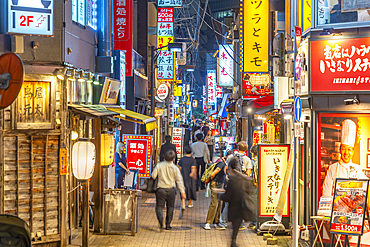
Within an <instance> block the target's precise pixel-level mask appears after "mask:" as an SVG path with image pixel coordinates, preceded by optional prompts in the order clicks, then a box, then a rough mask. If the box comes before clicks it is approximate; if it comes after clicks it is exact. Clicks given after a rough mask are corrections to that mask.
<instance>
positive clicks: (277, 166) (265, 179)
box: [258, 145, 289, 217]
mask: <svg viewBox="0 0 370 247" xmlns="http://www.w3.org/2000/svg"><path fill="white" fill-rule="evenodd" d="M288 155H289V145H260V146H259V156H258V157H259V170H260V175H259V187H260V190H259V200H260V201H259V207H260V209H259V216H260V217H269V216H274V215H275V210H276V207H277V205H278V201H279V197H280V192H281V190H282V187H283V179H284V176H285V171H286V169H287V165H288ZM288 193H289V192H288ZM287 201H288V200H286V201H285V205H284V210H283V215H282V216H288V215H289V213H288V205H287Z"/></svg>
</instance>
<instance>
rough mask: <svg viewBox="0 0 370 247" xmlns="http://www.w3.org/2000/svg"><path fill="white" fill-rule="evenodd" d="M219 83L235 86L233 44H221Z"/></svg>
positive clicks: (225, 85)
mask: <svg viewBox="0 0 370 247" xmlns="http://www.w3.org/2000/svg"><path fill="white" fill-rule="evenodd" d="M218 54H219V55H218V57H219V68H218V85H219V86H223V87H231V86H233V75H234V73H233V72H234V69H233V64H234V61H233V57H232V54H234V52H233V45H219V53H218Z"/></svg>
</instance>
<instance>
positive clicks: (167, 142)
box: [159, 135, 177, 165]
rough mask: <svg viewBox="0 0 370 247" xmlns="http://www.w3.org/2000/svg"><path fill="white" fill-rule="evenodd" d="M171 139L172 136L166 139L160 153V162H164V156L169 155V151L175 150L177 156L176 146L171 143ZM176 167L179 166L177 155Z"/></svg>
mask: <svg viewBox="0 0 370 247" xmlns="http://www.w3.org/2000/svg"><path fill="white" fill-rule="evenodd" d="M171 139H172V138H171V136H170V135H166V136H165V137H164V140H165V143H164V144H163V145H162V146H161V151H160V152H159V160H160V161H164V154H165V153H167V151H168V150H173V151H175V154H176V146H175V145H174V144H172V143H171ZM175 165H177V155H175Z"/></svg>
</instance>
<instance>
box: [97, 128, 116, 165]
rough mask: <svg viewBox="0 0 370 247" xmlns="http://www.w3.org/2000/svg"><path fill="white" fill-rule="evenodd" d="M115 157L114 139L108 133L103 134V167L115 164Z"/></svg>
mask: <svg viewBox="0 0 370 247" xmlns="http://www.w3.org/2000/svg"><path fill="white" fill-rule="evenodd" d="M113 157H114V139H113V136H112V135H110V134H107V133H103V134H101V163H100V164H101V165H102V166H109V165H110V164H112V163H113Z"/></svg>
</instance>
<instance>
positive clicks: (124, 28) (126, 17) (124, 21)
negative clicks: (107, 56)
mask: <svg viewBox="0 0 370 247" xmlns="http://www.w3.org/2000/svg"><path fill="white" fill-rule="evenodd" d="M132 1H133V0H114V1H113V7H114V9H113V20H114V50H122V51H125V53H126V76H132V13H133V7H132V6H133V3H132Z"/></svg>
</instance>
